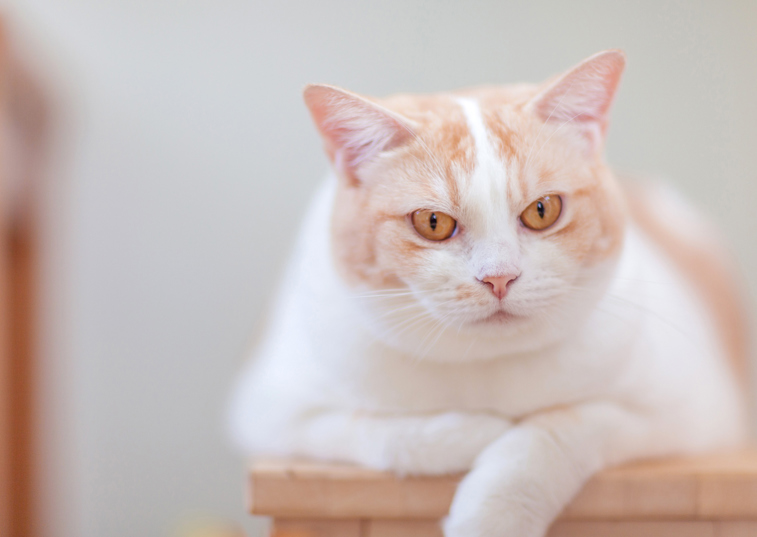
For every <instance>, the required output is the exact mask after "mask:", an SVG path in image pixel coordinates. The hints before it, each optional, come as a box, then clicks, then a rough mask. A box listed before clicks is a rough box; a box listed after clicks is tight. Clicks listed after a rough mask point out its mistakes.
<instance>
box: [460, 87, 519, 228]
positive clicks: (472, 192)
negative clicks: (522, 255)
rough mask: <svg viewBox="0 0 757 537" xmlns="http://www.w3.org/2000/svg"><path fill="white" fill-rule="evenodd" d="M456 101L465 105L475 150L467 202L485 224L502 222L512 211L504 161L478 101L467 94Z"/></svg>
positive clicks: (462, 106) (467, 189) (466, 204)
mask: <svg viewBox="0 0 757 537" xmlns="http://www.w3.org/2000/svg"><path fill="white" fill-rule="evenodd" d="M457 102H458V104H459V105H460V107H461V108H462V109H463V114H464V115H465V120H466V123H467V124H468V130H469V131H470V133H471V136H473V140H474V142H475V150H476V167H475V169H474V170H473V173H472V174H471V176H470V178H469V180H468V182H467V185H465V188H464V189H463V193H464V194H463V196H464V205H465V206H467V207H468V208H470V209H471V212H472V213H473V214H477V215H480V216H481V217H482V218H483V220H482V221H481V222H480V223H481V224H483V226H484V227H488V226H487V224H489V223H491V224H494V225H497V224H500V223H502V222H503V221H504V220H507V219H508V213H509V210H508V205H507V199H506V198H507V185H506V182H507V173H506V170H505V163H504V162H503V161H502V160H501V159H500V158H498V157H497V152H496V151H495V149H494V146H493V145H492V143H491V137H490V136H489V132H488V131H487V129H486V125H484V118H483V116H482V115H481V107H480V106H479V104H478V102H476V101H475V100H473V99H466V98H459V99H457Z"/></svg>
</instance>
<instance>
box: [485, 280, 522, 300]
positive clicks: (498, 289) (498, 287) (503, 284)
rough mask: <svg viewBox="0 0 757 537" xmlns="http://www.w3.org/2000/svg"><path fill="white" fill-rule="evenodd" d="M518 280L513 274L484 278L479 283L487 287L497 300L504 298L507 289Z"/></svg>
mask: <svg viewBox="0 0 757 537" xmlns="http://www.w3.org/2000/svg"><path fill="white" fill-rule="evenodd" d="M517 278H518V276H517V275H515V274H505V275H504V276H486V277H485V278H482V279H481V280H480V281H481V283H484V284H486V285H488V286H489V288H490V289H491V292H492V294H493V295H494V296H496V297H497V298H498V299H499V300H502V299H503V298H505V295H506V294H507V287H508V286H509V285H510V284H511V283H512V282H514V281H515V280H516V279H517Z"/></svg>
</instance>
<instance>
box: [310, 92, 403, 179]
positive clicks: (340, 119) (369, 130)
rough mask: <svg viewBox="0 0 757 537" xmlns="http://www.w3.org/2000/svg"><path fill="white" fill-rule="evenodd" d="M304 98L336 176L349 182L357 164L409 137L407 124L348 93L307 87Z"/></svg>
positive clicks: (388, 111)
mask: <svg viewBox="0 0 757 537" xmlns="http://www.w3.org/2000/svg"><path fill="white" fill-rule="evenodd" d="M304 98H305V104H306V105H307V106H308V108H309V109H310V114H311V115H312V116H313V121H315V124H316V126H317V127H318V130H319V131H320V133H321V136H322V137H323V140H324V145H325V149H326V153H327V154H328V156H329V158H330V159H331V162H332V163H333V164H334V167H335V168H336V171H337V173H339V174H341V175H343V176H344V177H345V178H347V179H348V180H350V181H352V182H357V181H358V179H357V175H356V174H357V171H358V168H359V167H360V166H361V164H363V163H365V162H368V161H370V160H372V159H373V158H375V157H376V156H377V155H378V154H379V153H381V152H382V151H388V150H390V149H392V148H395V147H397V146H398V145H400V144H402V143H404V142H405V141H407V140H408V139H409V138H410V137H411V136H412V132H413V131H412V126H411V125H410V122H409V120H406V119H405V118H402V117H401V116H399V115H398V114H395V113H394V112H392V111H390V110H387V109H386V108H384V107H382V106H380V105H378V104H376V103H373V102H371V101H369V100H368V99H365V98H363V97H360V96H359V95H356V94H354V93H351V92H349V91H345V90H343V89H340V88H336V87H334V86H326V85H321V84H310V85H308V86H306V87H305V92H304Z"/></svg>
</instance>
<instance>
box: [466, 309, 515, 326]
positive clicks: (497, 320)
mask: <svg viewBox="0 0 757 537" xmlns="http://www.w3.org/2000/svg"><path fill="white" fill-rule="evenodd" d="M516 318H517V315H515V314H513V313H510V312H508V311H504V310H498V311H495V312H494V313H492V314H491V315H488V316H486V317H484V318H482V319H479V320H478V321H476V324H504V323H509V322H512V321H513V320H514V319H516Z"/></svg>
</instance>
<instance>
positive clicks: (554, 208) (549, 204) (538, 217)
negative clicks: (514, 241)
mask: <svg viewBox="0 0 757 537" xmlns="http://www.w3.org/2000/svg"><path fill="white" fill-rule="evenodd" d="M560 211H562V200H561V199H560V196H544V197H543V198H539V199H538V200H536V201H535V202H533V203H532V204H531V205H529V206H528V207H526V210H525V211H523V213H522V214H521V215H520V221H521V222H523V225H524V226H526V227H527V228H530V229H535V230H536V231H540V230H542V229H547V228H548V227H549V226H551V225H552V224H554V223H555V220H557V217H558V216H560Z"/></svg>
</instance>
